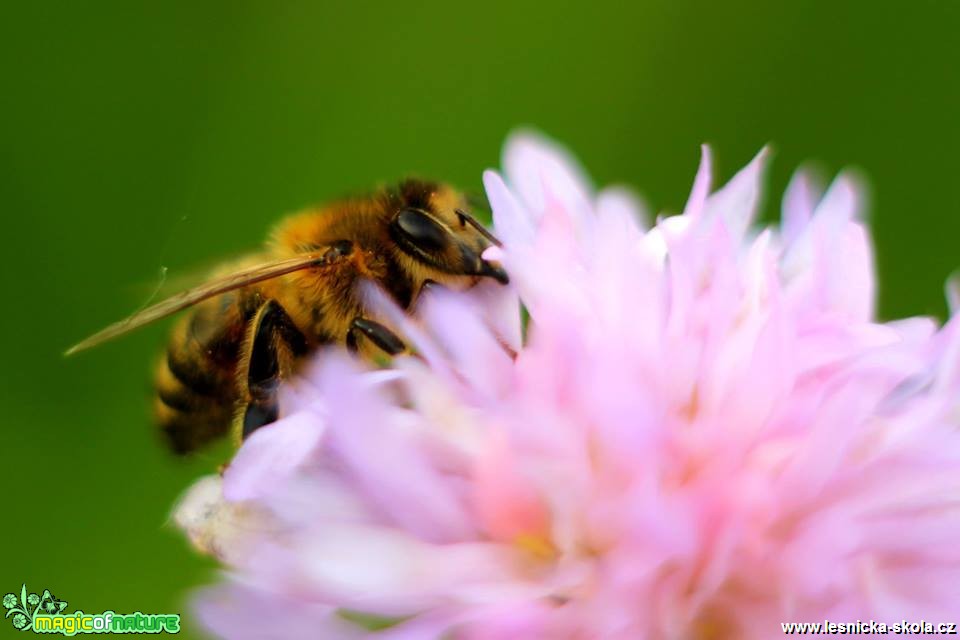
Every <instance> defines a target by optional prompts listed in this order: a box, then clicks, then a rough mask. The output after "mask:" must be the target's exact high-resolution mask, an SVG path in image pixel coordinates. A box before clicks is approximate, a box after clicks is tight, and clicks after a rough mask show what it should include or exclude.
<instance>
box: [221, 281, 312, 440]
mask: <svg viewBox="0 0 960 640" xmlns="http://www.w3.org/2000/svg"><path fill="white" fill-rule="evenodd" d="M306 350H307V345H306V339H305V338H304V336H303V334H302V333H300V330H299V329H297V327H296V325H294V323H293V321H292V320H291V319H290V316H288V315H287V312H286V311H284V309H283V307H281V306H280V304H279V303H278V302H277V301H276V300H268V301H267V302H265V303H264V304H263V306H261V307H260V308H259V309H258V310H257V313H256V314H255V315H254V317H253V320H252V321H251V322H250V325H249V327H248V329H247V337H246V339H245V340H244V351H243V357H242V358H241V361H240V362H241V365H240V371H239V372H238V375H239V379H238V384H239V386H240V400H241V405H240V411H239V412H238V416H237V423H238V428H237V430H238V431H239V436H240V438H238V439H244V438H246V437H247V436H249V435H250V434H251V433H253V432H254V431H255V430H257V429H259V428H260V427H262V426H264V425H266V424H270V423H271V422H274V421H275V420H276V419H277V417H278V415H279V413H280V408H279V405H278V403H277V390H278V389H279V387H280V381H281V379H282V378H283V377H284V376H285V375H287V374H288V373H289V372H290V370H291V369H292V365H293V361H294V359H295V358H296V357H297V356H300V355H303V354H304V353H306Z"/></svg>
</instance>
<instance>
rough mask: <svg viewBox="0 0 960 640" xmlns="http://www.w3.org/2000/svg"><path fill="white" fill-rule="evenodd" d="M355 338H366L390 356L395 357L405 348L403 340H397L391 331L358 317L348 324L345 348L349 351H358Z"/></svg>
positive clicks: (377, 323)
mask: <svg viewBox="0 0 960 640" xmlns="http://www.w3.org/2000/svg"><path fill="white" fill-rule="evenodd" d="M357 336H363V337H365V338H367V339H368V340H370V341H371V342H372V343H373V344H375V345H377V346H378V347H380V349H382V350H383V351H385V352H386V353H387V354H388V355H391V356H395V355H397V354H398V353H400V352H402V351H403V350H404V349H406V348H407V346H406V345H405V344H404V343H403V340H401V339H400V338H398V337H397V334H395V333H394V332H393V331H391V330H390V329H387V328H386V327H385V326H383V325H382V324H380V323H379V322H374V321H373V320H369V319H367V318H363V317H360V316H357V317H356V318H354V319H353V322H352V323H350V330H349V331H348V332H347V348H348V349H350V351H356V350H357V349H358V344H357Z"/></svg>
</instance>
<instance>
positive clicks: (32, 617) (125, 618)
mask: <svg viewBox="0 0 960 640" xmlns="http://www.w3.org/2000/svg"><path fill="white" fill-rule="evenodd" d="M3 607H4V609H6V610H7V613H6V616H5V617H6V618H9V619H11V620H10V622H11V623H12V624H13V627H14V628H15V629H19V630H20V631H33V632H34V633H59V634H63V635H65V636H74V635H76V634H78V633H179V632H180V615H179V614H176V613H141V612H139V611H137V612H135V613H127V614H122V613H115V612H113V611H104V612H103V613H84V612H83V611H76V612H74V613H69V614H68V613H64V611H65V610H66V608H67V602H66V601H65V600H60V599H59V598H57V597H56V596H54V595H53V594H52V593H50V590H49V589H44V590H43V593H41V594H37V593H28V591H27V585H25V584H24V585H22V586H21V587H20V595H19V597H18V596H17V594H14V593H8V594H6V595H5V596H3Z"/></svg>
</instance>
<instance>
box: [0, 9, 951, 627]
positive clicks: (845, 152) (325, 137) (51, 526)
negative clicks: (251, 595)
mask: <svg viewBox="0 0 960 640" xmlns="http://www.w3.org/2000/svg"><path fill="white" fill-rule="evenodd" d="M2 11H3V16H2V19H0V49H2V56H0V67H2V74H0V83H2V96H3V97H2V98H0V114H2V119H0V132H2V137H0V207H2V210H3V231H4V234H3V235H4V247H5V248H4V251H3V254H4V264H5V268H4V277H3V281H4V288H3V295H4V298H5V305H4V307H5V308H4V313H3V314H2V320H0V322H2V331H0V340H2V354H3V366H2V367H0V376H2V377H0V382H2V384H0V406H2V407H3V410H2V416H3V418H2V420H3V433H2V439H0V442H2V444H0V451H2V464H3V473H4V478H3V481H4V482H3V486H4V487H5V489H4V492H3V495H4V496H5V497H6V500H5V502H4V512H5V514H6V515H5V517H4V525H3V527H2V533H0V535H2V536H3V539H2V546H0V549H2V550H3V554H2V560H0V577H2V581H0V593H5V592H7V591H13V590H16V589H19V587H20V584H21V582H26V583H27V586H28V587H29V588H31V589H37V590H40V589H43V588H49V589H51V590H52V591H53V592H54V593H55V594H56V595H58V596H59V597H61V598H64V599H66V600H68V601H69V602H70V606H71V609H70V610H71V611H72V610H75V609H76V608H83V609H84V610H87V611H101V610H104V609H114V610H117V611H121V612H124V611H134V610H141V611H145V612H146V611H154V612H155V611H184V612H186V605H185V598H186V593H187V591H188V590H189V589H190V588H191V587H192V586H193V585H197V584H200V583H203V582H204V581H206V580H210V579H211V578H212V574H213V569H212V566H213V565H212V564H211V563H209V562H207V561H204V560H202V559H200V558H198V557H196V556H195V555H194V554H193V553H192V552H191V551H190V550H189V549H188V548H187V546H186V545H185V543H184V542H183V541H182V539H181V537H180V536H179V535H178V534H177V533H176V532H175V531H173V530H172V529H171V528H170V527H169V526H167V525H166V524H165V522H166V518H167V514H168V511H169V509H170V505H171V504H172V503H173V501H174V499H175V498H176V496H177V495H178V494H179V493H180V491H181V490H182V489H183V488H184V487H186V486H187V485H188V483H189V482H190V481H191V480H192V479H193V478H194V477H196V476H198V475H200V474H202V473H204V472H208V471H210V470H211V469H213V468H215V467H216V465H217V463H218V462H220V458H219V457H218V456H217V455H215V454H209V455H206V456H202V457H200V458H198V459H195V460H192V461H188V462H183V461H177V460H173V459H171V458H170V457H168V456H167V455H166V454H165V452H164V451H163V450H162V449H161V448H160V447H159V446H158V445H157V442H156V441H155V439H154V434H153V432H152V431H151V425H150V422H149V411H148V398H149V382H148V381H149V374H148V370H149V364H150V363H151V361H152V359H153V357H154V355H155V353H156V350H157V348H158V347H159V346H160V345H161V344H162V342H163V336H164V333H165V329H166V327H165V326H156V327H150V328H149V329H147V330H144V331H142V332H140V333H138V334H137V335H135V336H131V337H129V338H127V339H125V340H123V341H120V342H117V343H114V344H111V345H109V346H106V347H103V348H101V349H99V350H97V351H95V352H91V353H88V354H84V355H83V356H82V357H78V358H76V359H71V360H64V359H62V358H61V356H60V353H61V351H62V349H63V348H64V347H66V346H67V345H69V344H70V343H72V342H73V341H75V340H77V339H78V338H80V337H82V336H84V335H85V334H88V333H90V332H91V331H93V330H95V329H99V328H101V326H103V325H104V324H106V323H107V322H110V321H113V320H116V319H118V318H120V317H122V316H123V315H125V314H127V313H129V312H130V311H132V310H133V309H135V308H136V307H138V306H139V305H140V304H142V303H143V302H144V300H145V299H146V298H147V296H148V295H149V291H150V289H151V288H152V286H153V285H154V284H155V283H156V281H157V279H158V273H159V271H160V269H161V267H167V268H168V269H169V272H170V276H171V277H172V278H176V277H177V275H178V274H180V273H183V272H185V271H189V270H190V268H191V267H192V266H194V265H197V264H201V265H203V264H210V263H211V261H216V260H217V259H219V258H222V257H226V256H230V255H233V254H236V253H238V252H241V251H243V250H246V249H248V248H251V247H255V246H256V245H257V244H258V243H259V242H260V241H261V239H262V237H263V234H264V231H265V230H266V229H267V227H268V226H269V225H270V224H271V223H272V222H273V221H275V220H276V219H277V218H278V217H279V216H280V215H282V214H283V213H285V212H288V211H291V210H293V209H296V208H298V207H300V206H303V205H305V204H308V203H312V202H316V201H320V200H323V199H325V198H328V197H331V196H335V195H338V194H340V193H342V192H344V191H349V190H354V189H358V188H364V187H367V186H370V185H372V184H374V183H377V182H379V181H383V180H391V179H394V178H397V177H400V176H403V175H405V174H408V173H411V172H414V173H418V174H422V175H429V176H436V177H438V178H442V179H445V180H449V181H452V182H454V183H456V184H459V185H461V186H463V187H465V188H472V189H479V188H480V172H481V170H482V169H484V168H486V167H491V166H495V165H496V164H497V163H498V154H499V149H500V145H501V141H502V140H503V138H504V135H505V134H506V133H507V132H508V131H509V130H510V129H511V128H513V127H515V126H516V125H521V124H528V125H534V126H537V127H539V128H541V129H542V130H544V131H545V132H547V133H549V134H550V135H552V136H554V137H556V138H558V139H559V140H561V141H563V142H565V143H567V144H568V145H569V146H570V147H571V148H572V149H573V150H574V151H575V152H576V153H577V154H578V155H579V156H580V157H581V158H582V160H583V162H584V164H585V165H586V166H587V167H588V168H589V169H590V170H591V172H592V173H593V175H594V177H595V178H596V179H597V181H598V182H601V183H605V182H610V181H623V182H627V183H631V184H634V185H636V186H638V187H639V188H640V189H641V190H642V192H643V193H644V194H645V195H646V197H647V199H648V201H649V202H650V203H651V205H652V206H653V207H654V208H655V209H658V210H659V209H667V210H672V211H676V210H678V209H679V208H681V207H682V205H683V202H684V200H685V198H686V195H687V190H688V188H689V185H690V183H691V180H692V177H693V174H694V171H695V169H696V165H697V161H698V156H699V149H698V145H699V144H700V143H701V142H703V141H709V142H711V143H713V144H714V145H715V150H716V155H717V157H718V174H719V175H718V176H717V177H718V179H720V180H725V179H726V178H727V177H729V176H730V175H731V174H732V173H733V172H734V171H735V170H736V169H737V168H739V167H740V166H741V165H742V164H744V163H745V162H746V161H747V160H748V159H749V158H750V157H751V156H752V155H753V154H754V153H755V152H756V151H757V150H758V149H759V148H760V147H761V146H762V145H763V144H765V143H767V142H773V144H774V146H775V149H776V151H777V153H776V157H775V162H774V165H773V168H772V171H771V173H770V175H769V178H770V180H769V182H770V191H769V194H770V195H769V197H768V198H767V203H766V215H767V216H774V215H776V209H777V207H778V205H779V197H780V193H781V191H782V189H783V187H784V186H785V184H786V181H787V179H788V177H789V174H790V173H791V171H792V170H793V169H794V167H795V166H796V165H797V164H799V163H801V162H803V161H806V160H808V159H809V160H814V161H817V162H818V163H819V164H820V166H821V167H822V168H823V170H824V171H825V172H828V173H832V172H835V171H836V170H837V169H839V168H840V167H842V166H844V165H847V164H853V165H856V166H859V167H860V168H862V169H863V170H864V171H865V173H866V175H867V176H868V177H869V179H870V182H871V184H872V188H873V203H874V204H873V208H872V220H873V223H874V232H875V237H876V241H877V245H878V253H879V271H880V275H881V277H882V288H881V313H882V315H883V316H884V317H894V316H901V315H908V314H910V315H912V314H931V313H932V314H938V315H942V314H943V313H944V310H945V307H944V304H943V302H942V295H941V292H942V285H943V281H944V279H945V278H946V276H947V275H948V274H949V273H950V272H952V271H953V270H954V269H955V268H956V267H957V266H958V264H960V253H958V252H957V250H956V246H957V235H958V233H960V196H958V191H957V188H956V175H957V171H958V161H957V151H956V150H957V148H958V147H960V136H958V120H957V117H958V113H960V77H958V69H960V66H958V62H960V56H958V49H957V45H956V34H957V33H958V32H960V4H958V3H956V2H951V1H949V0H943V1H940V2H933V1H913V2H886V3H878V2H867V1H863V2H836V1H835V0H824V1H817V2H813V1H810V2H805V1H795V2H767V1H764V0H758V1H755V2H745V1H728V2H719V3H714V2H700V3H696V2H685V1H676V0H673V1H670V0H664V1H657V2H651V1H640V2H635V3H632V6H629V7H627V6H621V5H620V4H619V3H607V2H600V1H595V2H590V3H586V5H585V3H581V2H569V1H566V0H563V1H561V2H554V3H550V4H546V3H543V4H539V5H533V4H531V5H520V4H515V3H512V2H487V3H482V4H479V5H476V6H469V5H467V4H456V3H449V2H439V1H436V0H420V1H418V2H410V3H396V2H379V3H363V2H361V3H352V4H351V5H350V6H348V3H336V4H334V3H328V4H322V3H312V2H271V3H267V2H263V3H256V2H240V1H231V2H186V1H177V2H150V3H131V2H112V3H110V2H85V3H79V2H76V3H69V2H67V3H16V4H14V3H8V4H7V5H6V6H5V8H4V9H3V10H2ZM187 617H188V620H187V623H188V624H189V615H188V616H187ZM8 624H9V623H6V622H3V621H0V628H2V629H3V633H4V634H6V633H7V632H8V631H12V627H8V626H7V625H8ZM188 635H189V634H188Z"/></svg>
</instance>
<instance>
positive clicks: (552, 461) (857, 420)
mask: <svg viewBox="0 0 960 640" xmlns="http://www.w3.org/2000/svg"><path fill="white" fill-rule="evenodd" d="M765 157H766V154H765V153H764V152H761V153H760V154H759V155H758V156H757V157H756V158H755V159H754V160H753V162H751V163H750V164H749V165H748V166H747V167H746V168H745V169H743V170H742V171H741V172H740V173H739V174H737V176H735V177H734V178H733V179H732V180H731V181H730V182H729V183H728V184H727V185H726V186H725V187H723V188H722V189H720V190H719V191H716V192H715V193H712V194H710V193H709V192H710V155H709V151H708V150H707V149H704V154H703V161H702V163H701V167H700V171H699V172H698V174H697V178H696V180H695V182H694V187H693V191H692V193H691V195H690V198H689V201H688V202H687V205H686V207H685V210H684V212H683V214H682V215H679V216H674V217H667V218H662V219H660V220H659V221H658V222H657V224H656V225H655V226H653V227H652V228H650V229H649V230H645V229H644V228H643V226H642V225H641V222H640V220H641V219H642V217H643V216H642V215H641V214H642V207H641V205H640V204H638V202H637V201H636V199H635V198H634V197H633V196H631V195H630V194H629V193H628V192H625V191H611V190H604V191H600V192H599V193H595V192H593V191H592V190H591V188H590V187H589V186H588V183H587V181H586V179H585V178H584V177H583V174H582V172H581V171H579V169H577V168H576V166H575V164H574V163H573V161H572V160H571V159H570V158H569V157H568V156H567V155H566V154H565V153H564V152H563V151H562V150H560V149H557V148H556V147H554V146H553V145H552V144H551V143H549V142H547V141H544V140H541V139H539V138H537V137H535V136H532V135H529V134H521V135H517V136H515V137H513V138H511V139H510V140H509V141H508V143H507V146H506V151H505V157H504V165H505V175H504V177H501V176H500V175H498V174H497V173H494V172H488V173H487V174H486V175H485V176H484V181H485V185H486V188H487V193H488V195H489V198H490V202H491V204H492V206H493V210H494V220H495V225H496V232H497V234H498V235H499V236H500V237H501V239H502V240H503V241H504V246H503V248H502V249H491V250H490V251H491V252H492V253H496V254H498V255H497V258H498V259H500V260H502V261H503V264H504V265H505V266H506V268H507V270H508V272H509V273H510V275H511V282H512V283H513V285H512V288H511V289H509V290H504V289H501V288H498V287H497V286H496V285H494V286H492V287H487V286H480V287H477V288H475V289H473V290H471V291H470V292H468V293H466V294H455V293H451V292H446V291H436V292H433V293H431V297H430V299H429V301H428V304H427V305H426V308H425V309H424V310H423V313H422V315H421V317H419V318H418V319H415V320H410V319H407V318H405V317H404V316H403V314H401V313H399V312H398V311H397V310H396V309H394V308H392V307H391V306H390V305H389V304H388V303H386V302H385V301H383V300H382V296H381V297H378V296H377V295H376V292H370V295H371V297H372V298H375V299H376V300H373V302H372V303H373V304H374V305H375V307H376V308H379V309H380V310H381V311H382V314H383V315H384V317H385V319H386V320H387V321H389V322H391V323H392V324H393V325H394V326H396V327H397V328H398V329H399V330H400V331H401V332H402V333H404V334H405V335H406V336H407V337H408V338H409V339H410V340H412V341H414V342H415V343H416V345H417V347H418V348H419V350H420V352H421V353H422V354H423V356H424V358H423V360H419V359H412V358H409V359H401V360H399V361H398V362H396V365H395V368H393V369H391V370H379V371H371V370H368V369H365V368H363V367H362V366H361V365H359V364H358V363H356V362H354V361H351V360H350V359H348V358H347V357H346V356H343V355H340V354H339V353H327V354H324V355H323V356H322V357H320V358H318V359H317V361H316V363H315V365H314V368H313V369H312V370H311V371H309V372H307V373H306V374H305V375H304V376H302V377H301V378H299V379H298V380H297V381H296V382H295V383H293V384H291V385H290V387H289V388H288V389H287V390H286V394H287V396H286V399H285V400H286V401H285V405H284V406H286V407H288V408H289V411H288V413H287V414H286V416H285V417H283V418H282V419H281V420H280V421H279V422H277V423H276V424H274V425H272V426H270V427H267V428H264V429H261V430H259V431H257V432H256V433H255V434H254V435H253V436H252V437H251V438H250V439H249V440H248V441H247V442H246V443H245V444H244V446H243V447H242V448H241V450H240V451H239V453H238V454H237V456H236V458H235V460H234V461H233V463H232V464H231V465H230V467H229V468H228V469H227V471H226V473H225V474H224V476H223V479H222V481H221V479H220V478H218V477H211V478H207V479H204V480H201V481H200V482H199V483H198V484H197V485H196V486H195V487H194V488H193V489H192V490H191V491H190V492H189V494H188V495H187V496H186V497H185V499H184V500H183V502H182V503H181V505H180V506H179V507H178V510H177V514H176V517H177V520H178V522H179V523H180V524H181V526H183V528H184V529H185V530H186V531H187V533H188V534H189V536H190V537H191V539H192V540H193V541H194V542H195V543H196V544H197V545H198V546H199V548H200V549H202V550H204V551H207V552H210V553H213V554H215V555H217V556H218V557H219V558H221V559H222V561H223V562H224V563H225V565H226V566H227V570H228V577H227V578H226V580H225V582H224V583H223V584H221V585H219V586H215V587H213V588H210V589H208V590H207V591H205V592H204V593H202V594H201V595H200V596H199V600H198V612H199V615H200V618H201V620H202V622H203V623H204V624H205V625H206V626H207V627H208V628H209V629H210V630H211V631H213V632H214V633H216V634H218V635H221V636H224V637H228V638H263V637H270V638H281V637H283V638H287V637H289V638H300V637H324V638H361V637H376V638H390V639H399V638H403V639H418V638H440V637H454V638H468V639H474V638H476V639H484V640H487V639H501V638H502V639H507V638H624V639H626V638H630V639H638V638H690V637H704V638H712V637H722V638H771V637H778V636H780V635H781V633H782V630H781V626H780V623H781V622H791V621H811V622H816V621H822V620H823V619H824V618H828V619H830V620H831V621H836V622H853V621H856V620H858V619H860V620H869V619H871V618H872V619H875V620H881V621H888V622H899V621H901V619H907V620H909V621H919V620H920V619H921V618H923V619H925V620H927V621H952V620H954V619H955V618H956V612H957V610H956V604H957V603H958V602H960V544H958V543H957V541H958V540H960V431H958V422H960V393H958V392H960V388H958V387H960V335H958V331H960V329H958V322H960V321H956V320H953V321H951V322H949V323H948V324H947V325H946V326H944V327H943V328H939V327H938V325H937V324H936V323H935V322H934V321H932V320H930V319H926V318H912V319H908V320H902V321H898V322H890V323H880V322H878V321H877V320H876V319H875V317H874V315H873V307H874V277H873V265H872V256H871V247H870V241H869V238H868V236H867V232H866V230H865V228H864V226H863V224H862V222H861V221H860V218H859V217H858V213H859V207H860V206H861V201H862V197H861V191H860V189H859V187H858V184H857V182H856V181H855V180H854V179H853V178H852V177H850V176H847V175H842V176H840V177H839V178H837V179H836V180H835V181H834V183H833V184H832V185H831V186H830V188H829V189H828V190H827V191H826V193H824V194H821V193H820V192H819V191H818V190H816V189H815V188H814V187H813V185H812V183H811V181H810V180H809V179H808V178H807V177H806V176H804V175H802V174H800V175H798V176H797V177H796V178H795V179H794V180H793V182H792V184H791V185H790V187H789V189H788V191H787V194H786V196H785V198H784V209H783V224H782V226H781V228H780V229H779V230H777V229H757V228H755V226H754V223H753V222H754V221H753V216H754V213H755V210H756V205H757V200H758V197H759V190H760V182H761V175H762V171H763V166H764V162H765ZM516 295H519V298H520V300H522V301H523V304H524V305H525V307H526V308H527V309H528V310H529V314H530V326H529V331H528V333H527V336H526V339H525V341H524V343H523V344H522V345H521V337H520V324H519V312H518V306H517V303H516V299H515V297H514V296H516ZM514 351H515V352H516V357H515V358H513V357H511V356H512V352H514ZM374 620H378V621H380V622H381V623H382V624H383V625H384V626H385V627H386V628H384V629H382V630H379V631H376V632H374V631H370V630H369V628H368V627H370V626H371V622H372V621H374Z"/></svg>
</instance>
